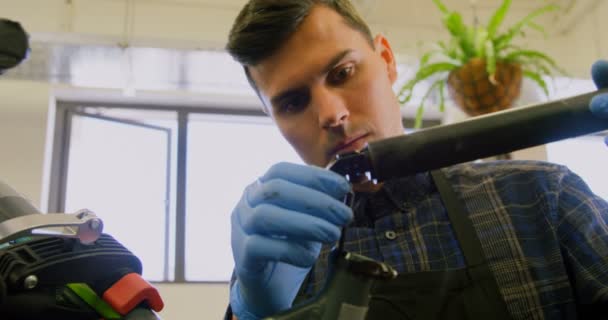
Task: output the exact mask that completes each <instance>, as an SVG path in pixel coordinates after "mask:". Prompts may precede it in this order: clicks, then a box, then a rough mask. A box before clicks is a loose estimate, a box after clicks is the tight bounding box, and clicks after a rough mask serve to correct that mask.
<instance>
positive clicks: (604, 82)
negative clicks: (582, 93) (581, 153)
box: [589, 60, 608, 145]
mask: <svg viewBox="0 0 608 320" xmlns="http://www.w3.org/2000/svg"><path fill="white" fill-rule="evenodd" d="M591 77H592V78H593V82H595V86H596V87H597V88H598V89H604V88H608V61H606V60H598V61H596V62H595V63H594V64H593V66H591ZM589 107H590V108H591V112H593V114H595V115H597V116H598V117H604V118H606V119H608V94H606V93H604V94H598V95H597V96H595V97H593V99H591V104H590V105H589ZM604 141H605V142H606V145H608V137H606V139H605V140H604Z"/></svg>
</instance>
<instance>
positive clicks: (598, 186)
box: [547, 134, 608, 200]
mask: <svg viewBox="0 0 608 320" xmlns="http://www.w3.org/2000/svg"><path fill="white" fill-rule="evenodd" d="M604 136H605V135H601V134H599V135H589V136H584V137H579V138H574V139H568V140H564V141H559V142H554V143H550V144H548V145H547V159H548V160H549V161H550V162H554V163H558V164H562V165H565V166H567V167H568V168H569V169H570V170H572V171H573V172H575V173H576V174H578V175H579V176H581V178H583V180H585V182H586V183H587V185H588V186H589V187H590V188H591V190H592V191H593V192H594V193H595V194H597V195H598V196H600V197H602V198H604V199H606V200H608V180H606V177H605V175H603V174H601V173H603V172H605V171H606V164H607V163H608V146H606V145H604ZM581 155H589V156H581Z"/></svg>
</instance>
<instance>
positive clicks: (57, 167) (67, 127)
mask: <svg viewBox="0 0 608 320" xmlns="http://www.w3.org/2000/svg"><path fill="white" fill-rule="evenodd" d="M86 107H103V108H115V109H131V110H133V109H135V110H160V111H173V112H175V113H176V115H177V149H176V150H177V151H176V152H177V154H176V159H177V161H176V163H175V166H176V177H175V179H176V185H175V189H176V190H175V192H176V197H175V204H174V205H175V211H176V212H175V227H174V229H175V230H173V232H174V234H175V252H174V268H175V270H174V272H173V275H174V276H173V279H172V280H171V279H169V277H165V279H164V280H162V281H155V282H156V283H217V282H218V281H192V280H190V281H186V277H185V268H186V254H185V252H186V236H185V229H186V177H187V166H186V160H187V153H188V150H187V149H188V147H187V145H188V140H187V139H188V118H189V116H190V114H212V115H225V116H259V117H268V115H266V114H265V113H264V112H263V111H262V110H261V109H260V110H253V109H236V108H234V109H233V108H221V107H190V106H164V105H152V104H147V103H146V104H144V103H129V104H127V103H114V102H100V101H87V100H78V101H66V100H58V101H57V102H56V107H55V117H54V132H53V143H52V144H53V145H52V149H51V164H50V175H49V197H48V203H47V209H48V212H58V213H62V212H65V199H66V183H67V171H68V160H69V152H70V134H71V130H72V117H73V116H74V115H82V114H83V112H82V109H83V108H86ZM84 114H86V115H89V114H88V113H86V112H85V113H84ZM104 117H105V116H104ZM108 118H111V117H108ZM164 250H165V254H166V255H167V256H166V257H165V259H169V257H170V254H169V252H168V250H169V246H168V245H166V247H165V248H164ZM167 273H171V272H170V271H169V270H165V275H166V274H167ZM219 282H221V283H225V282H227V281H219Z"/></svg>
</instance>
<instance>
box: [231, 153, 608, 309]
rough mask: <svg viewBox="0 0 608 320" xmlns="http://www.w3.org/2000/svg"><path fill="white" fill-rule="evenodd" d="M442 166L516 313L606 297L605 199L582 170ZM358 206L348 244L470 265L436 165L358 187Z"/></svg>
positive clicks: (393, 261)
mask: <svg viewBox="0 0 608 320" xmlns="http://www.w3.org/2000/svg"><path fill="white" fill-rule="evenodd" d="M443 170H444V172H445V174H446V175H447V177H448V179H449V181H450V182H451V183H452V187H453V188H454V189H455V191H456V193H457V194H458V195H459V196H460V197H461V198H462V200H463V201H464V204H465V206H466V209H467V214H468V216H469V218H470V219H471V220H472V222H473V227H474V229H475V230H476V231H477V236H478V237H479V239H480V241H481V243H482V248H483V251H484V252H483V253H484V255H485V257H486V259H487V260H488V263H489V266H490V269H491V270H492V271H493V273H494V276H495V277H496V280H497V283H498V286H499V288H500V293H501V294H502V297H503V298H504V300H505V302H506V305H507V308H508V310H509V312H510V314H511V316H512V317H513V318H514V319H562V318H563V317H564V316H565V315H564V312H565V310H568V309H570V310H571V309H572V308H573V307H575V306H574V305H575V304H598V303H608V204H607V203H606V201H605V200H604V199H601V198H600V197H598V196H596V195H594V194H593V193H592V192H591V191H590V190H589V188H588V187H587V185H586V184H585V183H584V182H583V181H582V180H581V179H580V177H578V176H577V175H576V174H574V173H572V172H570V171H569V170H568V169H567V168H565V167H563V166H559V165H554V164H549V163H545V162H537V161H497V162H484V163H467V164H462V165H457V166H453V167H449V168H446V169H443ZM353 210H354V213H355V221H354V223H353V224H352V225H351V226H350V227H349V228H348V229H347V233H346V239H345V249H346V250H347V251H351V252H356V253H359V254H362V255H365V256H368V257H370V258H373V259H376V260H379V261H384V262H386V263H388V264H389V265H391V266H392V267H394V268H395V269H396V270H397V271H398V272H399V273H400V274H406V273H415V272H423V271H444V270H456V269H461V268H464V266H465V261H464V257H463V254H462V251H461V249H460V247H459V245H458V241H457V240H456V237H455V235H454V230H453V229H452V226H451V223H450V220H449V219H448V216H447V211H446V208H445V207H444V205H443V203H442V201H441V198H440V196H439V193H438V191H437V189H436V187H435V185H434V183H433V181H432V179H431V176H430V174H428V173H423V174H418V175H415V176H411V177H408V178H403V179H394V180H389V181H387V182H385V183H384V186H383V188H382V190H381V191H380V192H377V193H374V194H359V195H357V200H356V202H355V205H354V207H353ZM329 249H330V248H329V247H324V249H323V250H322V252H321V255H320V257H319V259H318V261H317V263H316V264H315V266H314V267H313V269H312V271H311V273H310V275H309V277H308V278H307V279H306V281H305V282H304V284H303V285H302V289H301V290H300V295H299V296H298V298H297V299H296V303H298V301H302V300H304V299H308V298H310V297H312V296H313V295H314V294H316V293H317V292H318V291H319V290H320V289H321V287H322V285H323V283H324V281H325V275H326V272H327V256H328V254H329ZM229 312H230V311H229ZM227 316H229V313H228V314H227Z"/></svg>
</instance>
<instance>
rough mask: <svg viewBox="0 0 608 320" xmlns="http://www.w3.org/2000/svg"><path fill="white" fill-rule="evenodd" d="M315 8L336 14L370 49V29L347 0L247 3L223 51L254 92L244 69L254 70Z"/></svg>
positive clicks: (286, 0)
mask: <svg viewBox="0 0 608 320" xmlns="http://www.w3.org/2000/svg"><path fill="white" fill-rule="evenodd" d="M315 5H325V6H327V7H329V8H331V9H333V10H335V11H336V12H337V13H338V14H340V15H341V16H342V17H343V18H344V20H345V21H346V23H347V24H348V25H350V26H351V27H352V28H353V29H355V30H357V31H359V32H361V33H362V34H363V35H364V36H365V37H366V38H367V39H368V40H369V42H370V44H371V45H372V46H373V36H372V34H371V31H370V30H369V27H368V26H367V24H366V23H365V21H363V18H362V17H361V16H360V15H359V13H358V12H357V10H356V9H355V7H354V6H353V4H352V3H351V2H350V1H349V0H250V1H249V2H247V4H246V5H245V7H243V9H242V10H241V12H240V13H239V15H238V16H237V18H236V20H235V21H234V24H233V25H232V29H231V30H230V35H229V36H228V44H227V45H226V49H227V50H228V53H230V55H231V56H232V57H233V58H234V59H235V60H236V61H238V62H239V63H241V64H242V65H243V67H244V68H245V74H246V75H247V79H248V80H249V83H250V84H251V85H252V86H253V88H254V89H256V86H255V83H253V81H252V79H251V77H250V75H249V71H248V70H247V66H255V65H256V64H258V63H260V62H261V61H262V60H264V59H265V58H268V57H270V56H271V55H272V54H274V53H275V52H276V51H277V50H279V48H280V47H281V46H282V45H283V43H284V42H285V41H286V40H287V39H288V38H289V36H291V35H292V34H293V33H294V32H295V31H296V30H297V28H298V27H299V26H300V24H301V23H302V21H303V20H304V18H306V17H307V16H308V14H309V13H310V11H311V10H312V8H313V7H314V6H315ZM256 91H257V89H256Z"/></svg>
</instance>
